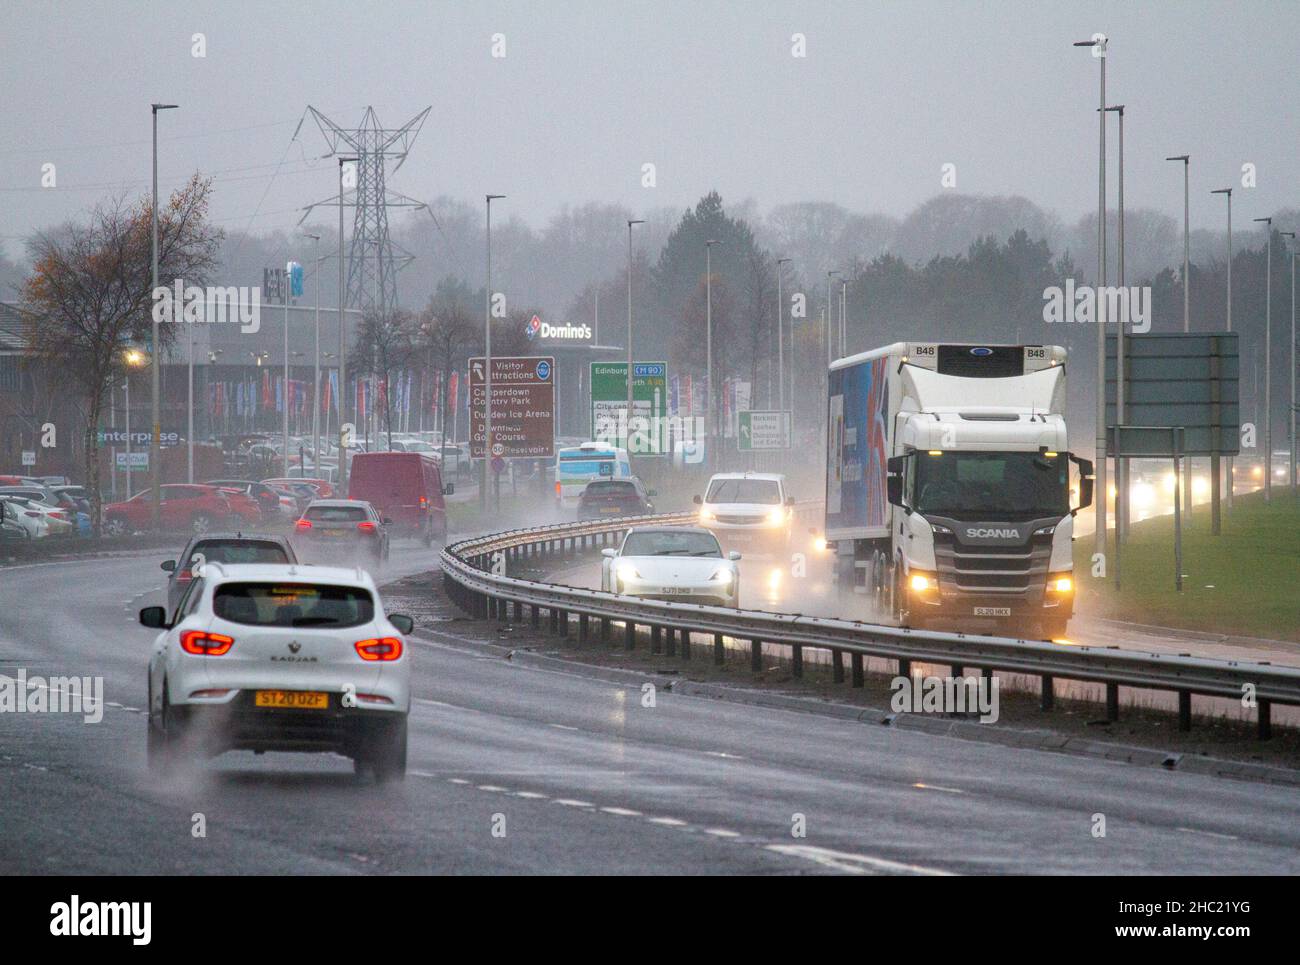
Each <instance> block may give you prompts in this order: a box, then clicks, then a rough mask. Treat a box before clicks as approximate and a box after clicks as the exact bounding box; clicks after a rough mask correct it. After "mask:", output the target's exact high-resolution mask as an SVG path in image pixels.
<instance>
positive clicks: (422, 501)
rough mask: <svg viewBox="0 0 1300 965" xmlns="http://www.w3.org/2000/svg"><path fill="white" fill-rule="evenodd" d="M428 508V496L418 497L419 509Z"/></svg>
mask: <svg viewBox="0 0 1300 965" xmlns="http://www.w3.org/2000/svg"><path fill="white" fill-rule="evenodd" d="M428 508H429V497H428V496H421V497H420V509H421V510H426V509H428Z"/></svg>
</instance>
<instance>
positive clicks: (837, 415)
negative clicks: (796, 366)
mask: <svg viewBox="0 0 1300 965" xmlns="http://www.w3.org/2000/svg"><path fill="white" fill-rule="evenodd" d="M1064 362H1065V350H1064V349H1062V348H1059V347H1056V346H988V345H949V344H939V343H897V344H896V345H893V346H888V347H886V348H885V349H883V350H877V352H874V353H864V355H863V356H854V357H851V358H848V359H841V360H839V361H838V362H836V363H834V364H833V365H832V368H831V389H832V391H831V409H830V413H831V438H830V459H829V462H828V492H827V539H828V542H833V543H834V545H835V549H836V564H837V565H836V582H837V584H838V585H839V586H840V587H841V588H842V589H850V588H851V589H853V590H856V591H858V592H863V593H866V594H868V595H870V596H871V597H872V600H873V602H874V604H875V606H876V610H877V615H889V616H892V617H893V618H894V619H896V620H897V621H898V622H900V623H901V624H902V625H904V626H913V627H922V626H934V627H936V628H939V627H941V626H942V627H943V628H951V629H965V630H975V631H977V632H978V631H986V630H993V631H998V632H1012V633H1016V634H1020V635H1035V634H1036V635H1041V636H1046V637H1059V636H1061V635H1063V634H1064V632H1065V626H1066V622H1067V621H1068V620H1069V618H1070V616H1071V614H1072V611H1073V605H1074V575H1073V561H1072V554H1071V541H1072V538H1073V532H1074V514H1075V513H1076V512H1077V511H1078V509H1081V508H1083V507H1084V506H1087V505H1088V504H1089V503H1090V502H1091V499H1092V479H1091V477H1092V465H1091V463H1089V462H1087V461H1086V460H1082V459H1078V458H1077V457H1075V456H1073V455H1072V454H1071V453H1070V452H1069V449H1068V443H1067V427H1066V420H1065V366H1064ZM1072 465H1073V466H1075V467H1077V470H1078V475H1079V484H1078V486H1077V490H1078V492H1079V496H1080V498H1079V501H1078V505H1077V506H1074V507H1072V506H1071V495H1072V491H1073V489H1074V487H1072V484H1071V475H1072V473H1071V466H1072ZM855 524H856V525H855Z"/></svg>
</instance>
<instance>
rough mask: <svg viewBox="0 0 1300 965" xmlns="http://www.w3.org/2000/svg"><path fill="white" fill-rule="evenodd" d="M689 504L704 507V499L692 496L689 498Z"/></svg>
mask: <svg viewBox="0 0 1300 965" xmlns="http://www.w3.org/2000/svg"><path fill="white" fill-rule="evenodd" d="M691 502H693V503H694V504H695V505H696V506H703V505H704V499H703V498H702V497H700V496H692V497H691Z"/></svg>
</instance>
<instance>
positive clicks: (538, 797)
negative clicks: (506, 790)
mask: <svg viewBox="0 0 1300 965" xmlns="http://www.w3.org/2000/svg"><path fill="white" fill-rule="evenodd" d="M515 797H522V798H526V799H528V800H530V801H545V800H546V795H545V794H538V793H537V792H536V791H515Z"/></svg>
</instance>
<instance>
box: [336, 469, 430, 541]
mask: <svg viewBox="0 0 1300 965" xmlns="http://www.w3.org/2000/svg"><path fill="white" fill-rule="evenodd" d="M452 492H454V488H453V487H452V485H451V484H450V483H449V484H447V486H446V487H444V486H443V484H442V471H441V469H440V467H439V466H438V460H437V458H435V457H434V456H431V455H429V454H428V453H423V452H359V453H357V454H356V455H355V456H353V457H352V465H351V468H350V469H349V470H348V499H363V500H365V501H366V502H368V503H370V504H371V505H372V506H374V507H375V508H376V509H377V510H379V514H380V515H381V516H383V517H384V518H385V519H388V520H391V522H390V523H389V528H390V532H391V533H392V534H393V535H394V536H414V537H415V538H417V539H422V540H424V545H426V546H429V545H431V544H432V543H433V541H434V540H441V541H442V542H444V543H445V542H446V541H447V506H446V503H444V502H443V499H442V497H443V496H444V495H447V496H450V495H451V494H452Z"/></svg>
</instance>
